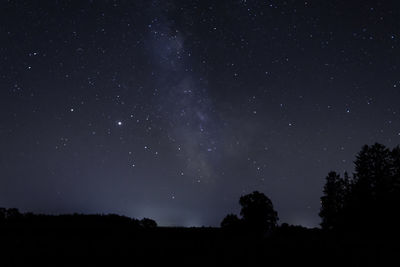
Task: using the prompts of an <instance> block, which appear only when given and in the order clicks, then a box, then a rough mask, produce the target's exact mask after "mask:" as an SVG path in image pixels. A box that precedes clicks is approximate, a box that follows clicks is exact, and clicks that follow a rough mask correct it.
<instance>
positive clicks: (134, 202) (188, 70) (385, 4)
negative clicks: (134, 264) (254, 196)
mask: <svg viewBox="0 0 400 267" xmlns="http://www.w3.org/2000/svg"><path fill="white" fill-rule="evenodd" d="M399 13H400V4H399V3H398V1H358V0H355V1H338V0H332V1H313V0H311V1H40V2H36V1H1V3H0V40H1V46H0V206H4V207H16V208H19V209H20V210H22V211H33V212H44V213H67V212H68V213H70V212H84V213H111V212H112V213H119V214H123V215H127V216H131V217H136V218H141V217H150V218H153V219H155V220H156V221H157V222H158V223H159V224H160V225H183V226H199V225H219V222H220V221H221V220H222V218H223V217H224V216H225V215H226V214H227V213H231V212H234V213H237V212H238V211H239V204H238V200H239V197H240V196H241V195H243V194H246V193H250V192H252V191H253V190H258V191H261V192H263V193H265V194H266V195H267V196H269V197H270V198H271V200H272V201H273V204H274V206H275V209H276V210H277V211H278V213H279V217H280V223H283V222H288V223H292V224H302V225H305V226H317V225H318V223H319V217H318V211H319V208H320V203H319V198H320V196H321V194H322V186H323V183H324V179H325V176H326V175H327V173H328V172H329V171H330V170H337V171H338V172H343V171H344V170H347V171H349V172H350V173H351V172H352V171H353V160H354V159H355V154H356V153H357V152H358V151H359V150H360V148H361V146H362V145H364V144H372V143H374V142H381V143H383V144H385V145H387V146H389V147H393V146H395V145H397V144H399V143H400V120H399V118H400V105H399V103H400V71H399V69H398V67H399V63H400V50H399V48H400V43H399V40H400V20H399V17H400V14H399Z"/></svg>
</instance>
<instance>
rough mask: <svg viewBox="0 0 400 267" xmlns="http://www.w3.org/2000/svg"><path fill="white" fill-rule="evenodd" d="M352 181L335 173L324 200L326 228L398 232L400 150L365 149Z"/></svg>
mask: <svg viewBox="0 0 400 267" xmlns="http://www.w3.org/2000/svg"><path fill="white" fill-rule="evenodd" d="M354 163H355V173H354V176H353V178H352V179H350V178H349V177H348V176H347V174H345V177H344V178H341V177H340V176H339V175H338V174H336V173H334V172H331V173H330V174H329V175H328V177H327V181H326V184H325V187H324V195H323V197H322V198H321V204H322V207H321V212H320V216H321V218H322V224H321V225H322V226H323V227H324V228H325V229H334V228H338V227H339V226H343V227H345V228H350V229H352V230H361V231H364V232H365V231H369V232H376V233H377V231H378V230H380V231H384V230H387V231H392V232H393V231H395V229H397V228H398V225H399V223H400V220H399V217H400V149H399V147H396V148H394V149H393V150H390V149H388V148H386V147H385V146H384V145H381V144H378V143H376V144H374V145H372V146H368V145H365V146H363V147H362V149H361V151H360V152H359V153H358V154H357V157H356V160H355V162H354Z"/></svg>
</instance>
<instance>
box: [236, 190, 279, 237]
mask: <svg viewBox="0 0 400 267" xmlns="http://www.w3.org/2000/svg"><path fill="white" fill-rule="evenodd" d="M239 203H240V205H241V206H242V209H241V211H240V214H241V215H242V216H243V223H244V225H245V226H246V227H248V228H251V229H254V230H256V231H267V230H271V229H273V228H275V226H276V224H277V221H278V213H277V212H276V211H275V210H274V207H273V205H272V201H271V200H270V199H269V198H268V197H267V196H266V195H264V194H263V193H260V192H258V191H254V192H253V193H251V194H248V195H244V196H241V197H240V200H239Z"/></svg>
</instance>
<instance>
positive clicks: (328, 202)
mask: <svg viewBox="0 0 400 267" xmlns="http://www.w3.org/2000/svg"><path fill="white" fill-rule="evenodd" d="M348 179H349V178H348V176H347V174H346V179H344V178H341V177H340V175H339V174H338V173H336V172H334V171H332V172H330V173H329V174H328V176H327V177H326V183H325V186H324V191H323V193H324V195H323V196H322V197H321V211H320V213H319V216H321V218H322V223H321V226H322V228H324V229H333V228H335V227H336V226H338V225H339V224H340V221H341V219H342V215H343V214H342V213H343V207H344V203H345V199H346V193H347V186H348Z"/></svg>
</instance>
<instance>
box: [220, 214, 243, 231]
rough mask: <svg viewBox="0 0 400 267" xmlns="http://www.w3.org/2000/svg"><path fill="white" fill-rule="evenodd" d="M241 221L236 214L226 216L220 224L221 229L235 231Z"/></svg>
mask: <svg viewBox="0 0 400 267" xmlns="http://www.w3.org/2000/svg"><path fill="white" fill-rule="evenodd" d="M241 224H242V221H241V220H240V219H239V217H238V216H237V215H236V214H228V215H226V216H225V218H224V219H223V220H222V222H221V227H222V228H227V229H237V228H239V227H240V226H241Z"/></svg>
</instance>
